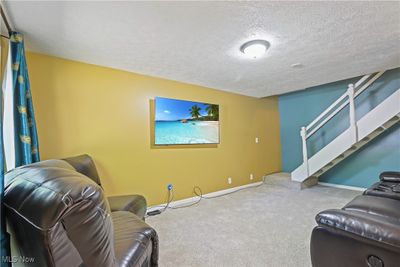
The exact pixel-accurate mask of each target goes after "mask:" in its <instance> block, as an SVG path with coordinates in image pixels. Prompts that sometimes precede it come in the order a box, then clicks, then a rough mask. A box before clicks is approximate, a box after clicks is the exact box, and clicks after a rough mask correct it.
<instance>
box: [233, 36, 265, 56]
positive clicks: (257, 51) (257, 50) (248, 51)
mask: <svg viewBox="0 0 400 267" xmlns="http://www.w3.org/2000/svg"><path fill="white" fill-rule="evenodd" d="M270 46H271V44H270V43H269V42H268V41H266V40H261V39H259V40H251V41H248V42H246V43H244V44H243V45H242V46H241V47H240V51H241V52H242V53H243V54H245V55H246V56H248V57H251V58H254V59H256V58H259V57H261V56H262V55H264V54H265V52H266V51H267V49H268V48H269V47H270Z"/></svg>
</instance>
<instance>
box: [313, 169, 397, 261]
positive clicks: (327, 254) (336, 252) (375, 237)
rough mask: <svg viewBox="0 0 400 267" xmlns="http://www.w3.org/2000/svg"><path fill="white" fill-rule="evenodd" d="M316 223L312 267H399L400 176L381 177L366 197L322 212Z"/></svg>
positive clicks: (395, 174)
mask: <svg viewBox="0 0 400 267" xmlns="http://www.w3.org/2000/svg"><path fill="white" fill-rule="evenodd" d="M316 221H317V223H318V226H316V227H315V228H314V230H313V232H312V236H311V261H312V265H313V267H338V266H340V267H346V266H348V267H399V266H400V173H399V172H384V173H382V174H381V175H380V181H379V182H377V183H375V184H374V185H372V186H371V187H370V188H369V189H367V190H366V191H365V192H364V193H363V195H360V196H357V197H356V198H354V199H353V200H352V201H351V202H349V203H348V204H347V205H346V206H344V207H343V208H342V209H340V210H339V209H332V210H326V211H323V212H320V213H319V214H318V215H317V216H316Z"/></svg>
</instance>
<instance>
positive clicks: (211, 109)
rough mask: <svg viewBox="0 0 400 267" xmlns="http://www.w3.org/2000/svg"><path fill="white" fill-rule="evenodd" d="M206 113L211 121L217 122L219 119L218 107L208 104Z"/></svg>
mask: <svg viewBox="0 0 400 267" xmlns="http://www.w3.org/2000/svg"><path fill="white" fill-rule="evenodd" d="M206 111H207V114H208V116H210V117H211V118H212V119H213V120H218V117H219V108H218V105H213V104H209V105H207V107H206Z"/></svg>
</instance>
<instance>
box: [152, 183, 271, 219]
mask: <svg viewBox="0 0 400 267" xmlns="http://www.w3.org/2000/svg"><path fill="white" fill-rule="evenodd" d="M264 184H265V181H264V178H263V181H262V183H261V184H259V185H254V186H249V187H245V188H239V189H236V190H234V191H232V192H227V193H225V194H222V195H217V196H213V197H205V196H203V191H202V190H201V188H200V186H197V185H195V186H194V187H193V194H194V195H195V196H197V197H198V198H199V199H198V200H197V201H195V202H193V203H190V204H187V205H181V206H175V207H170V206H169V205H170V204H171V202H172V201H173V198H174V194H173V189H171V190H168V197H167V199H168V201H167V204H166V205H160V206H156V207H155V208H157V207H160V208H161V210H157V212H154V214H152V215H149V213H147V215H146V216H145V218H147V217H148V216H154V215H158V214H161V213H163V212H164V211H166V210H167V209H173V210H176V209H182V208H188V207H192V206H194V205H197V204H199V203H200V201H201V200H202V199H214V198H219V197H223V196H226V195H230V194H234V193H237V192H239V191H242V190H246V189H250V188H257V187H260V186H262V185H264ZM150 213H151V212H150Z"/></svg>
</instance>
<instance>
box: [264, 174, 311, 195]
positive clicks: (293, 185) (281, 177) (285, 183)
mask: <svg viewBox="0 0 400 267" xmlns="http://www.w3.org/2000/svg"><path fill="white" fill-rule="evenodd" d="M315 179H317V178H315ZM264 182H265V184H267V185H272V186H282V187H285V188H287V189H290V190H296V191H297V190H300V189H303V188H305V187H308V186H311V185H312V181H309V182H308V183H305V182H306V181H304V182H303V183H304V184H303V183H300V182H296V181H292V180H291V176H290V173H285V172H280V173H273V174H269V175H265V176H264ZM314 184H316V182H315V183H314Z"/></svg>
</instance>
